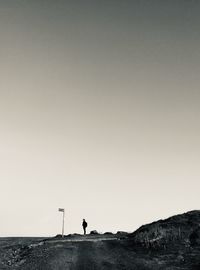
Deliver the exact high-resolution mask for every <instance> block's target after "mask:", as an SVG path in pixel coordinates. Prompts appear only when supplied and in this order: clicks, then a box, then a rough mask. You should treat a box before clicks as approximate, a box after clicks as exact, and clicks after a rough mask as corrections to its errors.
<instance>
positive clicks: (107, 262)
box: [0, 235, 200, 270]
mask: <svg viewBox="0 0 200 270" xmlns="http://www.w3.org/2000/svg"><path fill="white" fill-rule="evenodd" d="M0 245H1V248H0V269H2V270H3V269H5V270H7V269H10V270H12V269H20V270H29V269H30V270H64V269H65V270H67V269H70V270H73V269H75V270H84V269H88V270H90V269H91V270H95V269H119V270H123V269H124V270H125V269H127V270H128V269H135V270H142V269H152V270H157V269H162V270H163V269H166V270H175V269H194V270H195V269H196V270H197V269H200V248H189V247H188V248H186V249H185V250H184V251H183V250H182V251H178V250H176V249H175V250H174V251H173V250H165V249H162V250H160V249H159V250H156V249H151V248H146V247H141V246H136V245H135V243H133V242H132V240H131V239H128V238H126V237H125V238H124V239H120V237H119V235H112V236H109V237H108V236H107V237H105V236H103V235H102V236H86V237H79V236H76V237H71V238H70V237H69V238H66V239H64V240H62V239H34V238H32V239H31V238H2V239H1V240H0Z"/></svg>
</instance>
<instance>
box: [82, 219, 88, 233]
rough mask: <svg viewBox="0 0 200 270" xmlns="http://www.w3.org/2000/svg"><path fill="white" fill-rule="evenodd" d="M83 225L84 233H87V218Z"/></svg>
mask: <svg viewBox="0 0 200 270" xmlns="http://www.w3.org/2000/svg"><path fill="white" fill-rule="evenodd" d="M82 226H83V231H84V234H86V228H87V222H86V221H85V219H83V223H82Z"/></svg>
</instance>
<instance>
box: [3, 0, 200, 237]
mask: <svg viewBox="0 0 200 270" xmlns="http://www.w3.org/2000/svg"><path fill="white" fill-rule="evenodd" d="M199 13H200V1H195V0H191V1H186V0H179V1H177V0H166V1H164V0H163V1H162V0H159V1H156V0H155V1H154V0H146V1H145V0H138V1H136V0H135V1H134V0H130V1H129V0H123V1H122V0H121V1H120V0H101V1H100V0H99V1H94V0H93V1H92V0H91V1H89V0H84V1H83V0H80V1H77V0H73V1H72V0H71V1H69V0H65V1H63V0H56V1H51V0H48V1H47V0H26V1H25V0H15V1H11V0H0V41H1V42H0V74H1V76H0V78H1V79H0V181H1V196H0V235H1V236H9V235H10V236H11V235H55V234H57V233H59V232H60V231H61V213H59V212H58V211H57V209H58V207H63V208H65V209H66V215H67V219H66V233H71V232H80V231H81V226H80V224H81V221H82V218H85V219H86V220H87V221H88V223H89V230H92V229H96V230H98V231H101V232H104V231H113V232H115V231H117V230H126V231H133V230H135V229H136V228H137V227H138V226H140V225H142V224H144V223H147V222H151V221H154V220H157V219H160V218H166V217H168V216H170V215H173V214H177V213H182V212H185V211H188V210H192V209H199V203H200V199H199V190H200V181H199V180H200V170H199V163H200V140H199V137H200V90H199V85H200V78H199V77H200V76H199V75H200V18H199Z"/></svg>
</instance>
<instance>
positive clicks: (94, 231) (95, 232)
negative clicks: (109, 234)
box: [90, 230, 99, 234]
mask: <svg viewBox="0 0 200 270" xmlns="http://www.w3.org/2000/svg"><path fill="white" fill-rule="evenodd" d="M90 234H99V233H98V232H97V231H96V230H93V231H91V232H90Z"/></svg>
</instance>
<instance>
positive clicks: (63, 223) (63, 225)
mask: <svg viewBox="0 0 200 270" xmlns="http://www.w3.org/2000/svg"><path fill="white" fill-rule="evenodd" d="M64 228H65V209H64V211H63V222H62V237H64Z"/></svg>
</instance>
